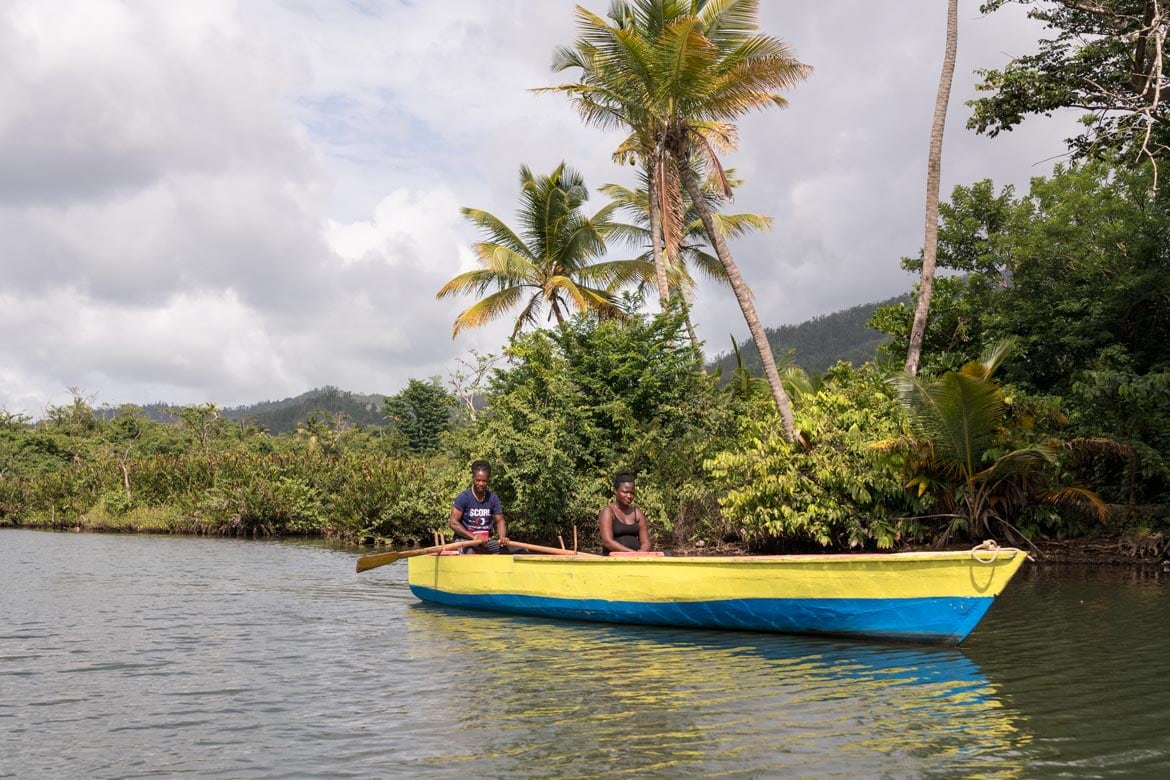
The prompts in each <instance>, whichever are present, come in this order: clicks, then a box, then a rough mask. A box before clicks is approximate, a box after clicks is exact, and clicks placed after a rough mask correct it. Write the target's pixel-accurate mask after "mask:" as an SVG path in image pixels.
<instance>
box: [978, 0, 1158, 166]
mask: <svg viewBox="0 0 1170 780" xmlns="http://www.w3.org/2000/svg"><path fill="white" fill-rule="evenodd" d="M1009 2H1016V3H1020V4H1024V5H1028V6H1029V11H1028V16H1030V17H1031V18H1033V19H1036V20H1038V21H1040V22H1042V23H1043V24H1044V26H1045V27H1046V28H1047V29H1048V30H1051V31H1053V33H1054V36H1053V37H1051V38H1044V39H1041V40H1040V41H1039V51H1038V52H1037V53H1035V54H1029V55H1025V56H1022V57H1015V58H1014V59H1012V61H1011V62H1009V63H1008V64H1007V65H1006V66H1005V67H1004V68H1003V69H1002V70H983V71H979V73H980V75H981V76H982V77H983V82H982V83H981V84H980V85H979V89H980V90H982V91H984V92H988V93H990V94H989V95H988V96H986V97H981V98H978V99H977V100H973V101H971V102H970V104H969V105H971V106H972V107H973V108H974V109H975V110H974V113H973V114H972V116H971V119H970V120H969V121H968V122H967V126H968V127H970V128H972V129H974V130H976V131H978V132H980V133H987V134H988V135H990V136H992V137H994V136H996V135H998V134H999V133H1001V132H1003V131H1005V130H1011V129H1012V128H1014V127H1015V126H1016V125H1018V124H1019V123H1020V122H1022V121H1023V120H1024V117H1025V116H1028V115H1029V114H1042V115H1045V116H1048V115H1051V114H1052V112H1053V111H1056V110H1057V109H1061V108H1074V109H1081V110H1083V111H1085V112H1086V113H1085V115H1084V117H1083V118H1082V123H1083V124H1084V126H1085V131H1084V132H1083V133H1082V134H1081V135H1079V136H1077V137H1075V138H1070V139H1069V145H1070V146H1071V148H1072V149H1073V151H1074V152H1075V153H1077V154H1078V155H1080V156H1085V155H1089V154H1093V153H1096V152H1101V151H1107V150H1118V149H1120V150H1122V151H1124V152H1126V153H1127V154H1128V155H1129V157H1130V158H1131V159H1137V158H1139V157H1146V158H1149V159H1150V160H1151V161H1153V162H1155V164H1156V163H1157V161H1158V160H1160V159H1162V158H1164V157H1166V156H1167V153H1170V50H1168V49H1167V43H1166V37H1167V33H1170V2H1167V0H989V1H988V2H985V3H984V4H983V6H982V10H983V11H984V12H985V13H987V12H991V11H995V10H998V9H999V8H1002V7H1003V6H1005V5H1007V4H1008V3H1009ZM1155 185H1156V181H1155Z"/></svg>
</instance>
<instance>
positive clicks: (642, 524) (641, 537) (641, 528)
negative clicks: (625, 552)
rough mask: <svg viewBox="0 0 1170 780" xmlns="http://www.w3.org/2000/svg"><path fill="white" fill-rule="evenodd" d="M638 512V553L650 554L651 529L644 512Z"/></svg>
mask: <svg viewBox="0 0 1170 780" xmlns="http://www.w3.org/2000/svg"><path fill="white" fill-rule="evenodd" d="M637 512H638V552H650V528H649V527H648V526H647V525H646V515H644V514H642V510H641V509H639V510H637Z"/></svg>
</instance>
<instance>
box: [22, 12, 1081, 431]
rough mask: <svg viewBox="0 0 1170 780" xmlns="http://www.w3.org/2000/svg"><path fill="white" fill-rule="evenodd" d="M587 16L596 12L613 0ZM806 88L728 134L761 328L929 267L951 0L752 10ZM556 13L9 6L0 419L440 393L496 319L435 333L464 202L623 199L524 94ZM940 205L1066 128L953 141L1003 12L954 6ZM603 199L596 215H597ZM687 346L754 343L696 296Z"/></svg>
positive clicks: (904, 282)
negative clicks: (955, 46)
mask: <svg viewBox="0 0 1170 780" xmlns="http://www.w3.org/2000/svg"><path fill="white" fill-rule="evenodd" d="M585 5H586V7H588V8H590V9H592V10H594V11H597V12H602V13H603V12H604V10H605V8H606V7H607V5H608V2H607V0H588V2H586V3H585ZM763 5H764V9H763V12H762V18H761V22H762V26H763V28H764V30H765V31H766V32H769V33H771V34H773V35H776V36H777V37H780V38H782V39H783V40H785V41H787V42H788V43H790V44H791V45H792V46H793V47H794V48H795V50H796V52H797V55H798V56H799V58H800V59H801V60H802V61H804V62H806V63H808V64H810V65H812V66H813V67H815V69H816V71H815V73H814V75H813V76H812V78H810V79H809V80H808V81H807V82H805V83H804V84H802V85H801V86H799V87H798V88H796V89H795V90H793V91H792V92H791V93H790V94H789V95H788V98H789V101H790V107H789V108H788V109H786V110H784V111H777V110H770V111H768V112H767V113H762V114H759V115H756V116H753V117H751V118H749V119H747V120H745V121H744V122H743V123H742V125H741V147H740V150H739V151H738V152H735V153H732V154H729V155H728V156H727V158H726V160H725V164H726V165H728V166H732V167H735V168H736V169H737V171H738V173H739V175H740V176H741V177H742V178H743V179H744V180H745V183H744V186H743V187H742V188H741V189H740V190H739V192H738V193H737V197H736V201H735V204H734V208H735V209H736V210H742V211H753V212H759V213H763V214H767V215H769V216H771V217H773V218H774V219H775V226H774V229H773V230H772V231H771V232H769V233H766V234H763V235H760V236H757V237H753V238H750V239H746V240H741V241H739V242H737V243H736V244H733V246H732V251H733V253H735V255H736V258H737V260H738V262H739V263H740V266H741V270H742V271H743V274H744V277H745V279H746V280H747V281H748V282H749V284H751V286H752V288H753V290H754V291H755V295H756V302H757V306H758V309H759V312H760V316H761V318H762V319H763V321H764V323H765V324H766V325H768V326H778V325H782V324H786V323H798V322H801V321H804V320H806V319H808V318H810V317H813V316H816V315H818V314H825V313H829V312H833V311H836V310H839V309H843V308H847V307H850V306H853V305H856V304H860V303H866V302H869V301H874V300H879V299H882V298H885V297H888V296H891V295H895V294H898V293H901V292H905V291H907V290H908V289H910V287H911V285H912V284H913V281H914V280H913V279H912V278H911V277H910V276H909V275H908V274H906V273H905V272H903V271H902V270H901V269H900V267H899V258H900V257H902V256H904V255H912V254H916V253H917V251H918V250H919V248H920V247H921V245H922V233H923V226H922V211H923V200H924V192H925V170H926V152H927V145H928V140H929V130H930V120H931V114H932V112H933V108H934V98H935V92H936V90H937V86H938V76H939V68H940V65H941V61H942V42H943V33H944V26H945V3H943V2H942V0H818V1H817V2H813V1H812V0H807V2H798V1H796V0H793V1H791V2H783V3H780V2H766V3H763ZM573 7H574V3H573V2H570V1H569V0H565V1H564V2H562V1H561V0H556V1H553V0H491V2H486V1H484V0H417V1H415V2H407V1H405V0H403V1H400V2H392V1H391V0H386V1H385V2H382V1H381V0H349V2H341V0H238V2H233V1H232V0H198V2H196V1H195V0H191V1H190V2H188V1H187V0H177V1H175V2H158V0H0V332H2V334H3V337H2V338H0V410H4V411H8V412H10V413H25V414H30V415H33V416H39V415H40V414H41V413H42V412H43V411H44V409H45V407H46V406H47V405H49V404H59V403H63V402H65V401H67V400H68V399H69V397H70V391H69V388H76V389H77V390H78V391H79V392H80V393H81V394H82V395H84V396H85V397H88V398H90V399H91V400H92V402H93V403H94V404H95V405H102V404H109V405H114V406H116V405H118V404H121V403H139V404H142V403H149V402H153V401H166V402H170V403H176V404H187V403H206V402H213V403H216V404H218V405H220V406H235V405H239V404H247V403H254V402H257V401H264V400H277V399H281V398H286V397H289V396H294V395H297V394H299V393H301V392H304V391H305V390H308V389H311V388H314V387H320V386H322V385H327V384H328V385H335V386H338V387H340V388H342V389H345V390H352V391H355V392H363V393H385V394H392V393H395V392H397V391H398V390H400V389H401V388H402V387H403V386H404V385H405V384H406V382H407V381H408V380H409V379H410V378H427V377H430V376H439V377H441V378H442V379H443V380H444V381H445V380H446V378H447V377H448V376H449V374H450V372H451V371H452V369H453V368H454V367H455V366H456V360H457V358H459V357H461V356H467V355H468V354H469V352H470V351H471V350H478V351H480V352H495V351H498V350H499V348H500V347H501V345H502V344H503V343H504V341H505V339H506V336H507V333H508V332H509V331H510V327H508V326H505V325H501V326H499V327H488V328H483V329H480V330H476V331H472V332H465V333H463V334H460V336H459V337H458V338H457V339H455V340H452V338H451V324H452V320H453V319H454V317H455V315H456V314H457V313H458V312H459V311H461V310H462V309H463V308H464V307H465V306H466V305H468V304H469V303H470V302H471V301H470V300H454V301H452V300H445V301H438V300H436V299H435V292H436V291H437V290H438V289H439V287H440V286H441V285H442V284H443V283H444V282H445V281H446V280H447V279H449V278H451V277H452V276H454V275H455V274H456V273H459V272H461V271H464V270H468V269H470V268H471V267H472V265H473V263H472V256H471V253H470V245H471V243H472V242H473V241H474V240H475V239H476V234H475V232H474V230H473V229H472V228H471V227H470V226H469V225H467V224H465V223H464V221H463V220H462V218H461V217H460V215H459V208H460V207H461V206H474V207H477V208H483V209H487V210H489V211H491V212H493V213H495V214H498V215H500V216H502V217H507V218H510V217H511V215H512V214H513V212H514V210H515V206H516V198H517V173H518V169H519V167H520V165H521V164H527V165H529V166H530V167H532V168H533V170H535V171H536V172H538V173H540V172H548V171H549V170H551V169H552V167H553V166H555V165H556V164H557V163H558V162H560V161H561V160H565V161H567V162H568V163H569V164H570V165H572V166H574V167H576V168H578V169H580V170H581V171H582V172H583V174H584V176H585V180H586V182H587V183H588V184H589V185H590V186H591V187H597V186H599V185H601V184H604V183H607V182H621V183H626V184H629V183H632V182H631V179H630V172H629V171H628V170H624V169H619V168H616V167H614V165H613V164H612V163H611V161H610V152H611V151H612V149H613V148H614V146H615V145H616V144H617V142H618V141H619V140H620V138H619V137H618V135H616V134H607V133H603V132H601V131H599V130H596V129H591V128H586V127H583V126H582V125H581V124H580V122H579V121H578V119H577V117H576V115H575V114H574V113H573V111H572V109H571V107H570V106H569V104H568V103H567V101H565V100H564V99H563V98H560V97H558V96H553V95H536V94H533V93H532V92H531V91H530V90H531V89H532V88H534V87H540V86H547V85H552V84H556V83H560V82H562V81H565V80H568V78H567V76H566V75H565V74H554V73H552V72H551V71H550V69H549V63H550V61H551V57H552V51H553V48H554V47H555V46H556V45H558V44H562V43H569V42H571V41H572V39H573V37H574V18H573ZM961 9H962V10H961V12H960V15H961V18H960V38H959V62H958V67H957V69H956V75H955V85H954V91H953V93H952V99H951V110H950V113H949V118H948V124H947V136H946V143H945V147H944V159H943V194H944V197H945V196H946V193H948V192H949V190H950V188H951V187H952V186H954V185H955V184H960V183H970V182H972V181H975V180H977V179H980V178H984V177H991V178H993V179H994V180H995V181H996V182H997V183H1009V182H1011V183H1016V184H1026V182H1027V180H1028V178H1029V177H1031V176H1036V175H1044V174H1046V173H1047V172H1048V171H1049V170H1050V169H1051V165H1052V163H1053V162H1054V161H1056V160H1059V159H1060V156H1061V155H1062V153H1063V149H1064V147H1063V144H1062V139H1063V138H1065V137H1066V136H1068V135H1070V131H1071V127H1072V119H1071V118H1069V117H1056V118H1054V119H1050V120H1042V119H1039V120H1032V121H1029V122H1027V123H1025V125H1024V126H1023V127H1022V128H1020V129H1018V130H1016V131H1015V132H1013V133H1010V134H1007V135H1005V136H1001V137H1000V138H997V139H994V140H990V139H987V138H984V137H977V136H975V135H973V134H972V133H971V132H969V131H967V130H966V129H965V127H964V125H965V122H966V119H967V116H968V115H969V109H967V108H966V107H965V106H964V105H963V102H964V101H965V100H967V99H969V98H970V97H971V96H972V95H973V94H974V89H973V85H974V83H975V80H976V79H975V76H974V75H973V70H974V69H975V68H980V67H998V66H1000V65H1002V64H1003V63H1004V62H1006V60H1007V58H1008V57H1009V56H1012V55H1019V54H1024V53H1028V52H1029V51H1031V50H1032V49H1033V48H1034V44H1035V41H1036V39H1037V38H1038V37H1039V35H1040V30H1039V29H1038V28H1037V27H1036V26H1035V25H1034V24H1033V23H1032V22H1030V21H1028V20H1027V19H1026V18H1025V17H1024V16H1023V14H1022V13H1020V12H1019V9H1016V8H1014V7H1012V8H1008V9H1005V10H1004V11H1000V12H997V13H996V14H994V15H992V16H989V17H981V16H980V15H979V13H978V8H977V3H976V2H975V0H964V2H963V3H962V4H961ZM589 205H590V206H591V207H592V208H599V207H600V206H601V205H602V198H601V196H600V195H595V196H594V199H593V200H592V201H590V204H589ZM695 314H696V319H697V322H698V327H699V330H700V336H701V337H703V338H704V339H705V340H706V342H707V350H708V353H709V354H710V355H715V354H718V353H721V352H725V351H727V350H728V348H729V347H730V338H729V334H734V335H735V336H736V337H737V338H743V337H745V336H746V328H745V327H744V326H743V324H742V319H741V317H740V314H739V311H738V308H737V307H736V305H735V302H734V299H733V298H732V296H731V295H730V293H729V292H728V291H726V290H725V289H720V288H717V287H714V286H703V287H701V288H700V290H699V293H698V304H697V307H696V312H695Z"/></svg>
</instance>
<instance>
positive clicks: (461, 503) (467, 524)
mask: <svg viewBox="0 0 1170 780" xmlns="http://www.w3.org/2000/svg"><path fill="white" fill-rule="evenodd" d="M455 508H456V509H459V510H461V511H462V512H463V517H462V518H460V522H461V523H463V527H464V528H466V529H467V530H468V531H470V532H471V533H473V534H474V533H482V532H484V531H486V532H487V533H489V534H490V533H491V532H492V518H493V517H495V516H496V515H502V514H504V510H503V508H501V507H500V499H499V498H497V497H496V494H495V493H493V492H492V491H490V490H489V491H488V492H487V495H486V496H484V500H483V501H480V500H479V499H478V498H476V497H475V491H474V490H472V489H471V488H467V490H464V491H463V492H462V493H460V494H459V495H458V496H456V497H455Z"/></svg>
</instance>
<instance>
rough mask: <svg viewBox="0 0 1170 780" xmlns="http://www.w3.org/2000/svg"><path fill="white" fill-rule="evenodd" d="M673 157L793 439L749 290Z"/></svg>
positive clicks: (693, 182) (693, 183)
mask: <svg viewBox="0 0 1170 780" xmlns="http://www.w3.org/2000/svg"><path fill="white" fill-rule="evenodd" d="M676 160H678V162H679V165H678V170H679V175H680V176H681V177H682V183H683V186H684V187H685V188H686V190H687V194H689V195H690V196H691V202H692V203H694V205H695V209H696V210H697V211H698V212H699V219H701V220H702V221H703V228H704V229H705V230H706V231H707V237H708V238H710V239H711V246H713V247H715V256H716V257H718V258H719V262H721V263H722V264H723V268H724V270H726V271H727V283H728V284H729V285H731V289H732V291H733V292H735V299H736V301H738V302H739V308H740V311H742V312H743V318H744V320H746V321H747V326H748V330H749V331H750V332H751V334H752V339H753V340H754V341H755V342H756V349H758V350H759V351H760V362H761V363H762V364H763V366H764V376H765V377H767V379H768V386H769V387H771V388H772V398H773V399H775V401H776V408H777V409H779V410H780V420H781V422H782V423H783V425H784V438H785V440H786V441H788V442H789V443H792V442H793V441H795V440H796V426H795V424H794V423H793V420H792V407H791V406H789V404H788V395H787V394H786V393H785V392H784V385H783V383H782V382H781V381H780V373H779V372H778V371H777V370H776V360H775V359H774V358H773V357H772V348H771V347H770V346H769V345H768V334H766V333H765V332H764V327H763V326H762V325H761V324H760V318H759V317H758V316H756V305H755V304H754V303H753V302H752V294H751V291H750V290H749V289H748V288H747V285H745V284H744V281H743V277H742V276H740V274H739V266H737V265H736V264H735V260H734V259H732V257H731V252H730V251H728V249H727V242H726V241H724V240H723V234H722V233H721V232H720V231H719V229H718V228H717V227H715V220H714V219H713V218H712V216H711V209H709V208H708V207H707V202H706V200H704V198H703V193H702V191H701V190H700V189H699V182H698V180H697V179H695V176H694V174H692V173H691V169H690V166H689V165H685V164H683V163H684V161H685V157H682V158H681V159H680V158H679V157H676Z"/></svg>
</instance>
